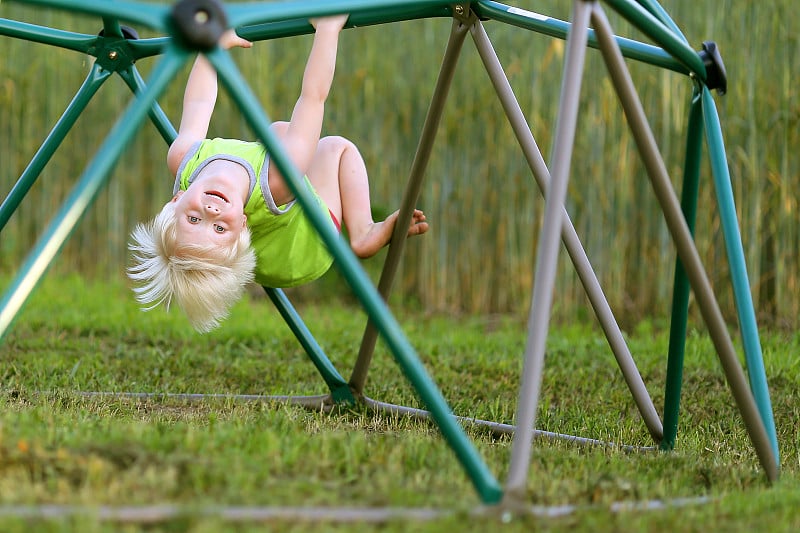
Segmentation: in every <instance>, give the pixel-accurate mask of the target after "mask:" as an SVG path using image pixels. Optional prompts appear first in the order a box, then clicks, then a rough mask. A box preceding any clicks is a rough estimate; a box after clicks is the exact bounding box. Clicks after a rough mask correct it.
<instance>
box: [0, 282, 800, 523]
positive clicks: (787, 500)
mask: <svg viewBox="0 0 800 533" xmlns="http://www.w3.org/2000/svg"><path fill="white" fill-rule="evenodd" d="M3 279H4V283H3V287H7V286H8V283H9V278H8V277H5V278H3ZM309 294H313V292H312V293H308V292H305V293H303V296H304V298H303V299H302V300H301V301H300V302H299V303H298V304H297V307H298V310H299V311H300V313H301V315H302V316H303V317H304V319H305V320H306V322H307V324H308V327H309V328H310V329H311V331H312V332H314V334H315V335H316V338H317V340H318V341H319V343H320V345H321V346H322V348H323V349H324V350H325V351H326V353H327V354H328V355H329V357H330V358H331V361H332V362H333V364H334V365H335V366H336V367H337V368H338V369H339V370H340V372H341V373H342V375H343V376H345V377H348V376H349V373H350V371H351V368H352V366H353V364H354V362H355V359H356V354H357V352H358V346H359V342H360V338H361V335H362V333H363V330H364V325H365V315H364V314H363V312H361V311H360V309H359V307H358V306H357V305H355V304H354V303H353V302H352V301H349V300H343V299H341V298H331V297H329V296H327V295H326V293H325V292H324V291H322V294H321V295H320V298H319V299H318V300H319V301H316V300H317V299H316V298H311V297H309V296H308V295H309ZM665 315H666V313H665ZM396 316H397V318H398V320H399V322H400V323H401V324H402V325H403V327H404V328H405V332H406V334H407V335H408V337H409V339H410V341H411V344H412V345H413V346H414V347H415V349H416V350H417V352H418V354H419V356H420V359H421V360H422V362H423V364H424V366H425V368H426V369H427V370H428V372H429V373H430V375H431V376H432V378H433V379H434V381H435V382H436V383H437V384H438V386H439V387H440V389H441V391H442V393H443V395H444V397H445V398H446V399H447V401H448V403H449V404H450V406H451V408H452V409H453V410H454V412H456V413H457V414H459V415H464V416H467V417H477V418H481V419H485V420H491V421H496V422H503V423H513V421H514V416H515V409H516V403H517V396H518V385H519V375H520V370H521V367H522V353H523V350H524V344H525V340H526V332H525V321H526V317H525V316H441V315H436V316H430V315H427V314H424V313H420V312H418V311H416V310H414V309H413V308H408V307H406V308H403V309H401V310H398V311H397V314H396ZM662 320H663V317H654V318H653V319H651V320H647V321H644V322H642V323H641V324H639V325H638V326H636V327H634V328H631V330H630V331H626V335H627V337H628V340H629V346H630V348H631V351H632V353H633V355H634V358H635V359H636V362H637V365H638V367H639V370H640V372H641V374H642V377H643V379H644V381H645V383H646V385H647V387H648V389H649V391H650V393H651V395H652V397H653V401H654V403H655V405H656V408H657V409H658V410H659V412H661V409H662V404H663V396H664V380H665V368H666V352H667V327H666V326H667V324H666V322H662ZM731 329H732V331H733V332H734V338H737V336H736V334H735V333H736V328H735V325H732V326H731ZM761 340H762V345H763V351H764V361H765V366H766V371H767V375H768V378H769V383H770V389H771V394H772V404H773V408H774V411H775V422H776V425H777V428H778V439H779V443H780V451H781V478H780V480H779V481H778V482H777V483H776V484H773V485H770V484H769V483H768V482H767V480H766V477H765V475H764V473H763V471H762V470H761V468H760V466H759V463H758V460H757V458H756V455H755V452H754V451H753V448H752V446H751V444H750V442H749V439H748V436H747V433H746V431H745V427H744V424H743V423H742V421H741V418H740V416H739V414H738V411H737V410H736V407H735V403H734V401H733V399H732V396H731V393H730V390H729V389H728V387H727V385H726V383H725V380H724V375H723V372H722V369H721V366H720V364H719V362H718V360H717V358H716V355H715V352H714V350H713V347H712V345H711V342H710V340H709V339H708V337H707V335H706V333H705V328H704V326H703V324H702V323H701V322H698V321H696V320H693V321H691V323H690V331H689V332H688V339H687V355H686V367H685V374H684V386H683V403H682V414H681V420H680V427H679V433H678V441H677V446H676V449H675V450H674V451H673V452H669V453H663V452H658V451H645V452H631V451H627V450H626V449H623V448H622V447H621V446H618V445H610V446H586V445H579V444H575V443H570V442H566V441H562V440H556V439H549V438H537V439H536V441H535V443H534V449H533V454H532V457H531V466H530V472H529V476H528V490H527V495H526V500H525V502H524V503H525V504H526V505H525V506H524V508H522V509H520V510H519V511H518V512H516V513H511V514H506V515H505V516H501V515H500V514H499V513H497V512H495V510H493V509H487V508H485V507H484V506H483V505H482V503H481V500H480V498H479V497H478V495H477V493H476V491H475V489H474V487H473V486H472V483H471V482H470V480H469V477H468V476H467V475H466V473H465V472H464V470H463V468H462V466H461V464H460V463H459V462H458V461H457V459H456V457H455V455H454V454H453V452H452V451H451V450H450V448H449V447H448V446H447V444H446V443H445V441H444V440H443V439H442V437H441V436H440V434H439V432H438V430H437V429H436V427H435V426H434V425H432V424H431V423H429V422H425V421H420V420H412V419H407V418H398V417H395V416H391V415H388V414H386V413H376V412H372V411H370V410H369V409H367V408H365V407H364V406H361V405H356V406H342V407H340V408H338V409H335V410H334V411H333V412H331V413H321V412H316V411H311V410H307V409H303V408H300V407H295V406H289V405H285V404H282V403H278V402H274V401H244V400H237V399H234V398H217V399H211V398H208V399H203V400H199V401H187V400H179V399H173V398H163V397H161V398H151V399H146V400H145V399H128V398H124V397H119V396H90V397H87V396H85V395H82V394H80V392H148V393H203V394H221V395H316V394H324V393H326V392H327V390H326V388H325V385H324V383H323V381H322V379H321V378H320V377H319V376H318V374H317V372H316V370H315V369H314V367H313V365H312V364H311V363H310V362H309V360H308V358H307V357H306V356H305V354H304V352H303V351H302V349H301V347H300V346H299V345H298V343H297V341H296V340H295V339H294V337H293V335H292V333H291V332H290V331H289V329H288V327H287V326H286V325H285V324H284V323H283V321H282V319H281V318H280V316H279V315H278V313H277V312H276V311H275V309H274V307H273V306H272V304H271V303H270V302H269V300H268V299H266V298H264V297H260V296H259V295H258V293H257V292H255V293H254V294H253V295H249V296H248V297H247V298H246V299H245V300H243V301H242V302H240V303H239V304H237V306H236V307H235V309H234V312H233V314H232V316H231V317H230V319H229V320H228V321H226V322H225V324H224V325H223V327H221V328H220V329H218V330H216V331H214V332H212V333H211V334H207V335H198V334H195V333H194V332H192V331H191V329H190V328H189V326H188V324H187V322H186V321H185V319H184V318H183V317H182V316H181V315H180V313H179V312H177V311H176V310H173V311H172V312H169V313H166V312H165V311H163V310H161V309H159V310H155V311H152V312H149V313H142V312H141V311H139V309H138V307H137V305H136V303H135V301H134V300H133V297H132V295H131V293H130V292H129V291H128V289H127V288H126V286H125V283H124V281H122V280H115V281H111V282H90V281H86V280H84V279H82V278H79V277H63V276H58V275H56V274H50V275H48V276H47V277H46V279H45V281H44V283H43V284H42V286H41V287H39V288H38V289H37V290H36V291H35V292H34V294H33V296H32V298H31V300H30V301H29V302H28V304H27V305H26V307H25V309H24V312H23V313H22V314H21V315H20V316H19V317H18V319H17V321H16V322H15V324H14V326H13V327H12V329H11V330H10V332H9V333H8V334H7V335H6V337H5V339H4V341H3V344H2V345H0V354H2V393H1V394H0V403H2V410H1V411H0V530H2V531H32V530H37V531H62V530H80V531H112V530H118V529H125V530H131V531H137V530H140V529H141V530H148V531H198V532H199V531H227V530H230V531H257V530H270V531H274V530H281V531H327V530H337V531H368V530H380V531H459V530H461V531H530V530H532V529H535V530H548V531H660V530H679V531H708V530H714V531H756V530H758V531H792V530H796V529H797V528H799V527H800V511H798V505H800V479H799V477H798V470H799V469H800V465H798V461H799V460H800V456H799V455H798V429H797V420H798V413H799V412H800V408H798V384H800V359H799V358H798V344H800V343H799V342H798V335H797V334H796V333H794V332H787V331H762V339H761ZM366 393H367V395H368V396H369V397H370V398H373V399H376V400H381V401H385V402H391V403H395V404H401V405H407V406H412V407H424V406H422V405H420V403H419V401H418V399H417V396H416V394H415V392H414V391H413V390H412V388H411V387H410V386H409V385H408V382H407V380H406V379H405V377H404V376H403V375H402V373H401V372H400V370H399V368H398V366H397V365H396V364H395V363H394V361H393V359H392V356H391V354H390V353H389V352H388V350H387V349H386V347H385V346H384V345H383V344H382V343H381V342H380V341H379V343H378V346H377V348H376V352H375V357H374V359H373V363H372V365H371V367H370V372H369V376H368V381H367V390H366ZM537 428H538V429H543V430H547V431H552V432H558V433H563V434H568V435H576V436H581V437H587V438H592V439H601V440H604V441H609V442H613V443H617V444H626V445H633V446H653V445H654V443H653V442H652V440H651V438H650V437H649V435H648V432H647V430H646V428H645V426H644V424H643V422H642V420H641V418H640V416H639V414H638V410H637V408H636V405H635V404H634V402H633V400H632V397H631V394H630V392H629V391H628V389H627V387H626V385H625V383H624V380H623V378H622V376H621V373H620V371H619V370H618V368H617V366H616V363H615V361H614V358H613V355H612V354H611V351H610V349H609V348H608V345H607V343H606V341H605V339H604V337H603V335H602V332H601V331H600V329H599V327H598V326H597V324H596V322H595V320H594V318H592V316H591V314H590V313H587V315H586V318H584V319H583V320H582V321H580V322H573V323H564V324H556V325H554V326H553V328H552V330H551V334H550V336H549V338H548V349H547V358H546V362H545V375H544V379H543V385H542V395H541V399H540V406H539V416H538V420H537ZM467 432H468V434H469V435H470V437H471V438H472V440H473V442H474V445H475V448H476V449H477V451H478V453H479V454H480V456H481V457H482V458H483V459H484V460H485V462H486V464H487V466H488V467H489V470H490V471H491V472H492V473H493V474H494V475H495V476H496V477H497V479H498V480H499V481H500V483H501V484H502V483H504V481H505V479H506V477H507V472H508V465H509V459H510V455H511V447H512V440H511V438H510V437H508V436H502V435H501V436H498V435H493V434H492V433H491V432H489V431H488V430H487V429H485V428H481V427H478V428H476V427H467ZM620 502H622V503H624V504H626V505H622V506H620V505H618V504H619V503H620ZM637 503H638V504H639V505H637ZM661 504H664V505H663V506H662V505H661ZM54 505H56V506H58V507H51V506H54ZM152 506H162V507H161V509H162V511H163V510H164V509H167V510H169V512H164V513H162V514H160V515H159V514H158V513H156V514H152V513H151V514H150V515H146V514H136V513H135V512H134V513H133V514H130V515H120V514H117V515H116V516H115V517H113V518H110V517H109V516H107V515H104V514H103V512H105V511H107V510H108V509H119V508H123V507H124V508H128V509H134V510H136V509H139V510H142V509H151V510H152V509H153V507H152ZM164 506H172V507H168V508H167V507H164ZM646 506H649V509H647V510H646V509H645V507H646ZM47 509H50V510H51V511H52V512H51V513H50V514H48V513H47V512H45V511H46V510H47ZM232 509H235V510H239V511H249V512H250V513H249V514H248V513H247V512H241V513H239V514H237V513H232V512H231V510H232ZM257 510H261V511H264V510H269V511H271V513H263V514H258V513H256V512H254V511H257ZM345 510H352V511H353V513H352V514H348V513H345V512H343V511H345ZM278 511H281V512H283V513H284V514H281V513H280V512H278ZM368 511H380V512H383V513H385V514H384V515H379V514H369V512H368ZM534 511H535V512H534ZM226 513H227V514H226ZM345 518H346V519H347V520H345ZM353 519H356V520H357V523H355V524H354V523H353V522H352V521H351V520H353Z"/></svg>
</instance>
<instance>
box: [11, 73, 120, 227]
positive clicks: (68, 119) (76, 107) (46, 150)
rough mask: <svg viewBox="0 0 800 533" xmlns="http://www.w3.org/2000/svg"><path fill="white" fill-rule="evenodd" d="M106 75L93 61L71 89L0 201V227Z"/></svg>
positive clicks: (34, 180) (37, 176) (17, 205)
mask: <svg viewBox="0 0 800 533" xmlns="http://www.w3.org/2000/svg"><path fill="white" fill-rule="evenodd" d="M110 75H111V72H109V71H107V70H104V69H102V68H101V67H100V66H99V65H98V64H97V63H95V64H93V65H92V69H91V70H90V71H89V75H88V76H87V77H86V79H85V80H84V82H83V85H81V87H80V88H79V89H78V92H77V93H75V97H74V98H73V99H72V101H71V102H70V103H69V105H68V106H67V109H66V110H64V114H62V115H61V118H59V119H58V122H56V125H55V126H53V129H52V130H51V131H50V134H49V135H48V136H47V138H46V139H45V140H44V142H43V143H42V145H41V146H40V147H39V150H37V151H36V154H35V155H34V156H33V159H31V162H30V163H28V166H27V167H26V168H25V170H24V171H23V172H22V175H21V176H20V178H19V179H18V180H17V183H16V184H15V185H14V188H13V189H11V192H9V193H8V196H7V197H6V199H5V200H4V201H3V204H2V205H0V231H3V228H4V227H5V225H6V223H8V220H9V219H10V218H11V215H12V214H13V213H14V211H16V209H17V207H19V204H20V202H22V199H23V198H25V195H26V194H28V191H30V190H31V187H32V186H33V184H34V183H35V182H36V180H37V179H38V178H39V174H41V173H42V170H44V167H45V165H47V162H48V161H50V158H51V157H53V154H54V153H55V151H56V150H57V149H58V147H59V146H60V145H61V143H62V141H63V140H64V138H65V137H66V136H67V133H69V130H70V129H72V126H74V125H75V121H76V120H78V117H79V116H80V115H81V113H82V112H83V110H84V109H86V106H87V105H88V104H89V101H90V100H91V99H92V96H94V94H95V93H96V92H97V90H98V89H100V87H101V86H102V85H103V82H104V81H106V80H107V79H108V77H109V76H110Z"/></svg>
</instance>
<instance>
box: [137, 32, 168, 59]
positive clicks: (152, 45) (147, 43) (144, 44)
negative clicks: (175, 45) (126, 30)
mask: <svg viewBox="0 0 800 533" xmlns="http://www.w3.org/2000/svg"><path fill="white" fill-rule="evenodd" d="M170 42H172V37H153V38H151V39H136V40H132V41H128V45H129V46H130V48H131V52H132V54H133V56H134V59H136V60H139V59H144V58H146V57H152V56H157V55H159V54H161V53H162V52H163V51H164V49H165V48H166V47H167V46H168V45H169V43H170Z"/></svg>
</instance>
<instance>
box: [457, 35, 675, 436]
mask: <svg viewBox="0 0 800 533" xmlns="http://www.w3.org/2000/svg"><path fill="white" fill-rule="evenodd" d="M472 36H473V40H474V41H475V46H476V48H477V49H478V53H479V54H480V56H481V59H482V60H483V65H484V67H485V68H486V72H487V73H488V74H489V78H490V79H491V80H492V84H493V85H494V88H495V92H496V93H497V96H498V98H499V99H500V103H501V104H502V106H503V109H504V110H505V113H506V117H507V118H508V121H509V123H510V124H511V128H512V129H513V130H514V134H515V135H516V137H517V141H518V142H519V144H520V147H521V148H522V152H523V154H524V155H525V159H526V160H527V162H528V166H529V167H530V168H531V171H532V172H533V176H534V178H535V179H536V182H537V184H538V185H539V189H540V190H541V191H542V194H543V195H544V196H545V197H547V187H548V186H549V184H550V171H549V170H548V168H547V165H546V164H545V162H544V158H543V157H542V153H541V152H540V151H539V147H538V146H537V145H536V140H535V139H534V138H533V133H531V129H530V127H529V126H528V123H527V121H526V120H525V115H524V114H523V112H522V109H521V108H520V106H519V102H518V101H517V99H516V97H515V96H514V92H513V90H512V89H511V84H510V83H509V81H508V78H507V77H506V75H505V72H503V67H502V65H501V64H500V60H499V59H498V57H497V54H496V53H495V51H494V49H493V48H492V44H491V42H490V41H489V36H488V35H487V34H486V30H485V29H484V27H483V24H481V23H480V22H476V23H475V24H474V25H473V27H472ZM562 218H563V219H564V221H563V225H562V228H561V240H562V241H563V243H564V247H565V248H566V250H567V253H568V254H569V256H570V259H572V263H573V264H574V265H575V271H576V272H577V273H578V277H579V278H580V280H581V283H582V284H583V288H584V290H585V291H586V296H587V297H588V298H589V302H590V303H591V305H592V309H594V312H595V314H596V315H597V319H598V321H599V322H600V326H601V327H602V328H603V331H604V333H605V335H606V340H608V344H609V346H610V347H611V351H612V352H613V353H614V357H615V358H616V360H617V364H618V365H619V367H620V370H621V371H622V375H623V377H624V378H625V382H626V383H627V385H628V388H629V389H630V391H631V394H632V395H633V399H634V401H635V402H636V405H637V407H638V408H639V413H640V414H641V415H642V419H643V420H644V422H645V425H646V426H647V429H648V431H649V432H650V435H651V436H652V437H653V439H654V440H655V441H656V442H659V441H660V440H661V439H662V435H663V428H662V426H661V420H659V418H658V413H657V412H656V408H655V405H653V400H652V398H650V394H649V393H648V392H647V388H646V387H645V385H644V381H643V380H642V376H641V374H640V373H639V370H638V369H637V368H636V363H635V362H634V360H633V357H632V356H631V352H630V350H629V349H628V345H627V343H626V342H625V337H623V335H622V331H621V330H620V328H619V324H617V320H616V318H614V313H613V312H612V311H611V306H610V305H609V303H608V300H606V296H605V294H604V293H603V289H602V287H600V282H599V281H598V279H597V275H596V274H595V272H594V269H593V268H592V265H591V263H590V262H589V258H588V256H587V255H586V250H584V248H583V245H582V244H581V241H580V237H578V233H577V231H575V226H574V225H573V224H572V220H571V219H570V217H569V213H568V212H567V210H566V208H563V209H562Z"/></svg>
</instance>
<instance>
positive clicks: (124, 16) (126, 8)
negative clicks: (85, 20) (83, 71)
mask: <svg viewBox="0 0 800 533" xmlns="http://www.w3.org/2000/svg"><path fill="white" fill-rule="evenodd" d="M11 1H12V2H18V3H21V4H28V5H33V6H41V7H52V8H54V9H61V10H64V11H70V12H73V13H85V14H87V15H95V16H98V17H109V18H116V19H120V20H126V21H129V22H135V23H139V24H141V25H143V26H147V27H148V28H150V29H153V30H161V31H165V30H166V28H165V22H166V20H167V13H169V11H170V9H172V6H171V5H163V4H162V5H159V4H154V3H152V2H125V1H123V0H115V1H113V2H109V1H108V0H81V1H80V2H76V1H75V0H11Z"/></svg>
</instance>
